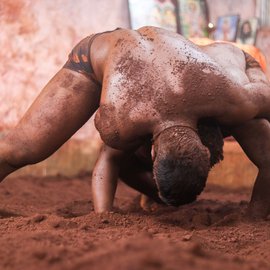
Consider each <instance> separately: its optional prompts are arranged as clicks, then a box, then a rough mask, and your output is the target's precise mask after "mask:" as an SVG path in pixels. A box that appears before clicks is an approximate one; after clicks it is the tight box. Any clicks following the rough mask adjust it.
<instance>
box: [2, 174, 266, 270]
mask: <svg viewBox="0 0 270 270" xmlns="http://www.w3.org/2000/svg"><path fill="white" fill-rule="evenodd" d="M249 196H250V190H228V189H225V188H221V187H216V186H207V188H206V190H205V191H204V192H203V194H202V195H201V197H200V198H199V199H198V201H197V202H195V203H193V204H190V205H186V206H183V207H180V208H170V207H161V206H159V207H157V208H156V209H155V210H154V211H152V212H145V211H143V210H142V209H140V207H139V195H138V193H136V192H135V191H132V190H131V189H130V188H128V187H126V186H125V185H124V184H122V183H121V184H120V185H119V188H118V191H117V195H116V200H115V211H114V212H113V213H107V214H102V215H97V214H95V213H94V212H93V203H92V197H91V189H90V177H82V178H76V179H63V178H60V177H59V178H50V179H44V178H42V179H41V178H40V179H37V178H18V179H14V178H13V179H9V180H6V181H4V182H3V183H2V184H1V185H0V200H1V205H0V235H1V237H0V269H28V270H31V269H35V270H36V269H39V270H42V269H55V270H56V269H57V270H58V269H65V270H69V269H74V270H75V269H76V270H78V269H128V270H133V269H181V270H185V269H188V270H189V269H195V270H197V269H208V270H212V269H226V270H230V269H232V270H234V269H241V270H246V269H248V270H252V269H254V270H255V269H256V270H257V269H270V226H269V225H270V224H269V222H270V221H260V222H251V221H249V220H248V219H247V218H246V217H245V214H244V213H245V210H246V207H247V201H248V199H249Z"/></svg>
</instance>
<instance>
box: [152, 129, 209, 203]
mask: <svg viewBox="0 0 270 270" xmlns="http://www.w3.org/2000/svg"><path fill="white" fill-rule="evenodd" d="M154 147H155V158H154V168H153V174H154V179H155V181H156V184H157V186H158V189H159V196H160V198H161V199H162V200H163V201H164V202H165V203H166V204H169V205H174V206H179V205H182V204H186V203H190V202H193V201H194V200H196V197H197V195H199V194H200V193H201V192H202V190H203V188H204V186H205V183H206V179H207V176H208V172H209V170H210V154H209V151H208V149H207V148H206V147H205V146H204V145H203V144H202V142H201V140H200V138H199V136H198V134H197V132H195V131H194V130H192V129H191V128H189V127H183V126H175V127H170V128H168V129H165V130H164V131H163V132H161V133H160V135H159V136H158V138H157V139H156V140H155V142H154Z"/></svg>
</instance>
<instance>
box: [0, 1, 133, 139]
mask: <svg viewBox="0 0 270 270" xmlns="http://www.w3.org/2000/svg"><path fill="white" fill-rule="evenodd" d="M112 7H113V8H112ZM0 25H1V31H0V47H1V50H0V59H1V65H0V76H1V80H0V100H1V106H0V119H1V120H0V130H1V129H5V128H9V127H11V126H13V125H14V124H15V123H16V122H17V121H18V119H19V118H20V117H21V116H22V114H23V113H24V112H25V110H26V109H27V107H28V106H29V105H30V103H31V101H32V100H33V99H34V98H35V97H36V96H37V94H38V93H39V91H40V90H41V88H42V87H43V86H44V85H45V84H46V83H47V82H48V80H49V79H50V78H51V77H52V76H53V75H54V74H55V72H56V71H57V70H58V69H59V68H60V67H61V66H62V65H63V64H64V63H65V61H66V59H67V55H68V53H69V51H70V49H71V48H72V47H73V46H74V45H75V44H76V43H77V42H78V41H79V40H80V39H81V38H83V37H85V36H86V35H89V34H90V33H93V32H99V31H104V30H108V29H114V28H116V27H128V26H129V23H128V12H127V2H126V1H125V0H99V1H96V0H80V1H74V0H54V1H47V0H36V1H31V0H5V1H1V2H0ZM92 133H93V130H92V129H91V128H89V127H86V128H84V129H83V130H82V131H80V133H79V134H78V135H76V136H77V137H80V136H82V137H85V136H90V135H91V134H92Z"/></svg>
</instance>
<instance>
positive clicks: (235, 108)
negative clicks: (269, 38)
mask: <svg viewBox="0 0 270 270" xmlns="http://www.w3.org/2000/svg"><path fill="white" fill-rule="evenodd" d="M96 110H97V114H96V118H95V124H96V127H97V129H98V130H99V132H100V135H101V138H102V139H103V141H104V142H105V143H106V144H107V145H109V146H110V147H112V148H116V149H119V150H123V151H134V149H136V148H138V147H139V146H140V145H142V144H143V143H144V141H145V140H147V139H148V138H149V136H150V137H152V141H153V149H154V150H153V177H154V179H155V182H156V185H157V188H158V191H159V197H160V199H161V200H162V201H163V202H165V203H167V204H171V205H179V204H182V203H185V202H189V201H191V200H194V199H195V198H196V196H197V195H198V194H199V193H200V192H201V191H202V189H203V187H204V183H205V180H206V178H207V175H208V171H209V168H210V161H209V160H210V158H209V157H210V155H209V151H208V149H207V147H205V146H204V145H203V144H202V142H201V140H200V138H199V136H198V132H197V122H198V120H199V119H201V118H206V117H208V118H209V117H210V118H212V119H214V120H215V121H217V122H218V123H219V124H220V125H221V126H224V127H227V128H228V129H230V130H231V132H232V134H233V135H234V136H235V137H236V139H237V140H238V142H239V143H240V144H241V145H242V147H243V149H244V151H245V152H246V153H247V154H248V156H249V157H250V159H251V160H252V161H253V162H254V163H255V164H256V165H257V166H258V167H259V175H258V178H257V180H256V184H255V188H254V192H253V196H252V205H253V209H257V208H258V209H260V210H259V213H260V214H266V213H268V212H269V207H270V199H269V198H270V196H269V192H270V189H269V187H270V179H269V164H270V160H269V155H268V152H269V151H268V150H270V149H269V148H270V140H269V138H270V131H269V128H270V127H269V122H268V121H267V120H269V119H270V91H269V83H268V81H267V79H266V78H265V76H264V74H263V72H262V71H261V69H260V68H259V65H258V64H257V63H256V61H254V60H253V59H250V57H249V56H248V55H246V54H244V53H243V52H242V51H241V50H239V49H237V48H235V47H234V46H232V45H230V44H213V45H208V46H202V47H198V46H196V45H194V44H193V43H191V42H189V41H187V40H186V39H184V38H183V37H181V36H180V35H178V34H175V33H172V32H168V31H165V30H162V29H159V28H154V27H143V28H141V29H139V30H137V31H132V30H124V29H118V30H116V31H113V32H107V33H103V34H99V35H95V36H91V37H88V38H86V39H84V40H83V41H81V42H80V43H79V44H78V45H77V46H76V47H75V48H74V50H73V52H72V53H71V55H70V59H69V61H68V62H67V63H66V65H65V66H64V67H63V69H61V70H60V71H59V72H58V73H57V74H56V75H55V77H54V78H53V79H52V80H51V81H50V82H49V83H48V84H47V86H45V88H44V89H43V90H42V92H41V94H40V95H39V96H38V98H37V99H36V100H35V102H34V103H33V104H32V106H31V107H30V109H29V110H28V111H27V113H26V114H25V116H24V117H23V118H22V119H21V121H20V122H19V123H18V125H17V126H16V127H15V128H14V129H13V130H12V131H11V132H10V133H9V134H8V135H7V136H6V137H5V138H4V139H3V140H2V141H1V143H0V149H1V150H0V151H1V152H0V158H1V162H0V163H1V165H0V178H1V179H3V178H4V177H5V176H7V175H8V174H9V173H11V172H12V171H14V170H16V169H17V168H19V167H22V166H24V165H26V164H32V163H36V162H39V161H41V160H43V159H45V158H46V157H48V156H49V155H51V154H52V153H53V152H54V151H55V150H56V149H58V148H59V147H60V146H61V145H62V144H63V143H64V142H65V141H66V140H67V139H68V138H70V136H72V134H74V132H75V131H77V130H78V129H79V128H80V127H81V126H82V125H83V124H84V123H85V122H86V121H87V120H88V119H89V117H90V116H91V115H92V114H93V113H94V112H95V111H96ZM260 119H261V120H260ZM263 119H267V120H263ZM258 139H259V140H258Z"/></svg>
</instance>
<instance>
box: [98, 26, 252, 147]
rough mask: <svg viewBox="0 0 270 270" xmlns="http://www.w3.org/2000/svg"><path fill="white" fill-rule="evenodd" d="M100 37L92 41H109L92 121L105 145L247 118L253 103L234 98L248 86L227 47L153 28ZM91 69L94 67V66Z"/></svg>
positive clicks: (238, 57) (239, 59) (234, 51)
mask: <svg viewBox="0 0 270 270" xmlns="http://www.w3.org/2000/svg"><path fill="white" fill-rule="evenodd" d="M108 35H112V37H108V36H107V37H106V36H105V35H104V37H102V36H101V37H100V40H97V42H100V43H103V42H104V40H102V38H103V39H105V41H106V39H110V41H111V40H113V41H111V47H110V49H108V51H107V54H106V56H104V57H105V58H106V59H108V60H106V61H102V63H104V62H106V69H105V70H104V73H103V88H102V96H101V100H100V107H99V109H98V111H97V115H96V119H95V120H96V121H95V124H96V127H97V129H98V130H99V132H100V134H101V137H102V139H103V141H104V142H105V143H106V144H108V145H110V146H112V147H115V148H118V149H129V148H132V147H137V146H138V145H140V143H141V141H143V140H144V137H145V136H146V135H147V134H156V133H159V132H160V131H161V130H163V129H165V128H167V127H169V126H171V125H177V124H179V125H187V126H190V127H193V128H196V126H197V121H198V119H200V118H205V117H212V118H215V119H216V120H217V121H218V122H219V123H220V124H221V125H236V124H239V123H241V122H243V121H246V120H249V119H252V118H253V117H254V116H255V114H256V111H255V110H256V108H255V106H252V105H251V104H249V103H248V100H247V98H248V97H246V96H245V95H242V92H243V91H245V89H244V87H243V86H244V85H246V84H249V83H250V80H249V78H248V76H247V74H246V61H245V56H244V53H243V52H242V51H241V50H240V49H238V48H236V47H235V46H233V45H231V44H228V43H219V44H214V45H208V46H204V47H200V48H199V47H198V46H196V45H194V44H193V43H191V42H189V41H188V40H186V39H184V38H183V37H181V36H179V35H178V34H175V33H171V32H168V31H165V30H162V29H159V28H153V27H144V28H141V29H139V30H138V31H130V30H118V31H117V32H113V33H111V34H108ZM120 37H122V38H120ZM220 52H222V54H221V53H220ZM221 55H222V57H221ZM228 59H230V60H229V61H228ZM95 68H96V69H97V70H100V68H99V65H98V64H97V66H96V67H95V65H94V69H95ZM97 74H98V73H97ZM242 105H243V106H245V110H244V109H243V106H242ZM239 107H240V108H241V109H240V110H239Z"/></svg>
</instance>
